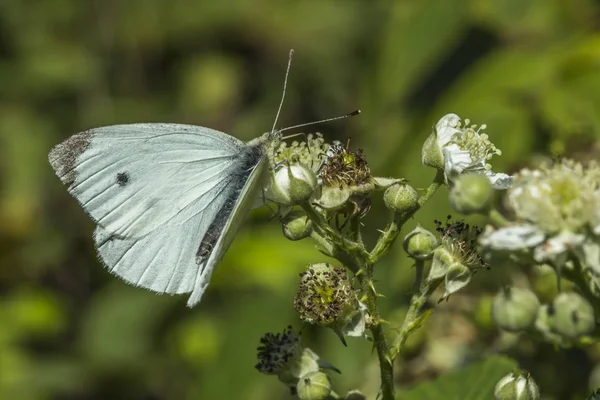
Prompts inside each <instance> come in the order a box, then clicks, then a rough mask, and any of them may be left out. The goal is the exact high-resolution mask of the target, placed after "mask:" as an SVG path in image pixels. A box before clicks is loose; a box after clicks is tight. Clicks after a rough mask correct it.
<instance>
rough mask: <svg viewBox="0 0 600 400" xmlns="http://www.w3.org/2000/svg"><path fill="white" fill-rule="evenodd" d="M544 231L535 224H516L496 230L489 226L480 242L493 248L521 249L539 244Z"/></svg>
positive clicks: (543, 237)
mask: <svg viewBox="0 0 600 400" xmlns="http://www.w3.org/2000/svg"><path fill="white" fill-rule="evenodd" d="M544 239H545V235H544V233H543V232H542V231H541V230H539V229H538V228H537V227H536V226H534V225H514V226H509V227H506V228H500V229H496V230H494V229H493V228H491V227H489V226H488V227H487V228H486V231H485V232H483V234H482V235H481V237H480V239H479V243H480V244H481V245H482V246H484V247H488V248H490V249H493V250H520V249H525V248H531V247H535V246H537V245H539V244H540V243H542V242H543V241H544Z"/></svg>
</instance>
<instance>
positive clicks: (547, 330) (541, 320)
mask: <svg viewBox="0 0 600 400" xmlns="http://www.w3.org/2000/svg"><path fill="white" fill-rule="evenodd" d="M534 326H535V330H536V331H537V332H539V333H541V334H542V336H544V338H545V339H546V340H548V341H549V342H552V343H557V344H560V343H562V342H563V341H564V340H563V337H562V336H560V335H558V334H556V333H555V331H554V308H553V307H552V305H548V304H542V305H541V306H540V308H539V310H538V313H537V318H536V319H535V325H534Z"/></svg>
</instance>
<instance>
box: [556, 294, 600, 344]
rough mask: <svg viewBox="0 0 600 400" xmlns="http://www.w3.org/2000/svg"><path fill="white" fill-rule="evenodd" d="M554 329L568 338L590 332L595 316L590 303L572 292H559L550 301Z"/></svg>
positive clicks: (594, 322)
mask: <svg viewBox="0 0 600 400" xmlns="http://www.w3.org/2000/svg"><path fill="white" fill-rule="evenodd" d="M552 311H553V312H552V322H553V326H554V331H555V332H556V333H558V334H560V335H563V336H565V337H567V338H569V339H577V338H579V337H581V336H585V335H587V334H589V333H591V332H592V331H593V330H594V328H595V326H596V317H595V315H594V309H593V308H592V306H591V304H590V303H589V302H588V301H587V300H586V299H584V298H583V297H581V296H580V295H578V294H577V293H574V292H566V293H561V294H559V295H558V296H556V298H555V299H554V301H553V302H552Z"/></svg>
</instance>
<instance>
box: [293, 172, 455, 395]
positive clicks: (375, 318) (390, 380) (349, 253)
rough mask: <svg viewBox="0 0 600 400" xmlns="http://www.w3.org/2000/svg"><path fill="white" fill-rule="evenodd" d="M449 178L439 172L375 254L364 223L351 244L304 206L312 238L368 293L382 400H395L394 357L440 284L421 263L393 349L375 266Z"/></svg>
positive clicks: (398, 218) (383, 238) (385, 235)
mask: <svg viewBox="0 0 600 400" xmlns="http://www.w3.org/2000/svg"><path fill="white" fill-rule="evenodd" d="M444 182H445V177H444V173H443V171H438V172H437V174H436V176H435V179H434V180H433V182H432V183H431V184H430V185H429V187H428V188H427V189H426V190H425V193H424V194H423V195H422V196H421V197H420V198H419V200H418V203H417V206H416V207H414V208H413V209H412V210H410V211H408V212H406V213H403V214H396V215H395V216H394V220H393V221H392V222H391V223H389V224H388V226H387V227H386V229H385V230H384V231H383V233H382V234H381V236H380V237H379V240H378V241H377V244H376V245H375V248H374V249H373V251H372V252H371V253H369V252H367V251H366V249H365V248H364V245H363V243H362V240H361V237H360V226H359V224H360V221H359V219H358V218H355V219H353V220H352V221H351V223H352V229H353V231H354V230H356V232H358V233H356V236H355V237H353V238H352V239H353V240H350V239H348V238H346V237H344V236H342V235H341V234H340V233H338V232H337V231H335V230H334V229H333V228H332V227H331V226H330V225H329V224H328V223H327V221H326V220H325V218H323V216H322V215H321V214H320V213H319V212H317V210H316V209H315V208H314V207H313V206H312V205H311V204H308V203H305V204H303V205H302V208H303V209H304V211H306V213H307V215H308V217H309V218H310V219H311V220H312V221H313V224H314V227H315V232H313V234H312V235H311V236H312V238H313V239H314V240H315V241H316V242H317V244H318V245H319V247H320V248H321V250H322V251H323V252H324V253H325V254H328V255H330V256H332V257H334V258H337V259H338V260H339V261H341V262H342V263H343V264H344V265H345V266H346V267H347V268H348V269H349V270H350V271H352V272H353V273H354V275H355V277H356V278H357V279H358V281H359V282H360V286H361V289H362V291H363V292H364V293H365V296H366V299H365V304H366V306H367V309H368V311H369V315H370V317H371V319H372V323H371V325H370V327H369V330H370V331H371V335H372V337H373V345H374V347H375V350H376V351H377V357H378V359H379V368H380V374H381V399H382V400H394V397H395V394H394V369H393V360H394V357H395V356H396V355H397V354H398V353H399V352H400V350H401V348H402V346H403V345H404V342H405V341H406V338H407V337H408V336H409V334H410V333H411V332H412V331H414V330H415V329H416V328H417V327H418V326H419V325H420V324H421V323H422V322H423V321H424V319H425V318H426V317H427V315H428V313H421V309H422V307H423V305H424V304H425V303H426V301H427V299H428V298H429V296H430V295H431V293H432V292H433V290H435V288H436V287H437V286H438V285H439V283H440V282H436V283H433V282H429V281H427V282H425V284H424V285H422V284H421V282H422V275H423V262H420V263H419V262H418V263H417V280H416V282H415V289H420V290H418V291H416V293H415V295H413V298H412V300H411V305H410V309H409V312H408V314H407V316H406V318H405V320H404V323H403V325H402V329H401V331H400V333H399V334H398V335H397V336H396V338H395V340H394V343H393V345H392V346H391V347H390V346H389V344H388V339H387V337H386V335H385V332H384V330H383V325H382V323H381V317H380V315H379V309H378V307H377V292H376V291H375V287H374V285H373V279H372V275H373V265H374V264H375V263H376V262H377V261H378V260H379V259H380V258H381V257H383V256H384V255H385V254H387V252H388V251H389V249H390V247H391V245H392V244H393V243H394V241H395V240H396V238H397V236H398V234H399V233H400V229H401V228H402V225H403V224H404V223H405V222H406V221H408V219H410V218H411V217H412V216H413V215H414V214H415V212H416V211H417V210H418V209H419V208H421V207H422V206H423V205H424V204H425V203H427V201H429V200H430V199H431V198H432V197H433V195H434V194H435V193H436V192H437V190H438V189H439V188H440V187H441V186H442V185H443V184H444Z"/></svg>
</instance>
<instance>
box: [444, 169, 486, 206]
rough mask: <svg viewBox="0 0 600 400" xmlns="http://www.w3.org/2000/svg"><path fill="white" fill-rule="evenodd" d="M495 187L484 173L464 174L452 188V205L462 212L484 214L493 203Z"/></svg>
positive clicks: (455, 181) (456, 180)
mask: <svg viewBox="0 0 600 400" xmlns="http://www.w3.org/2000/svg"><path fill="white" fill-rule="evenodd" d="M493 194H494V189H493V188H492V184H491V182H490V180H489V178H488V177H487V176H485V175H483V174H463V175H460V176H459V177H457V178H456V179H455V180H454V183H453V185H452V187H451V189H450V205H451V206H452V208H454V209H455V210H456V211H458V212H459V213H461V214H465V215H469V214H476V213H479V214H484V213H486V212H487V211H488V210H489V208H490V205H491V202H492V197H493Z"/></svg>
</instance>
